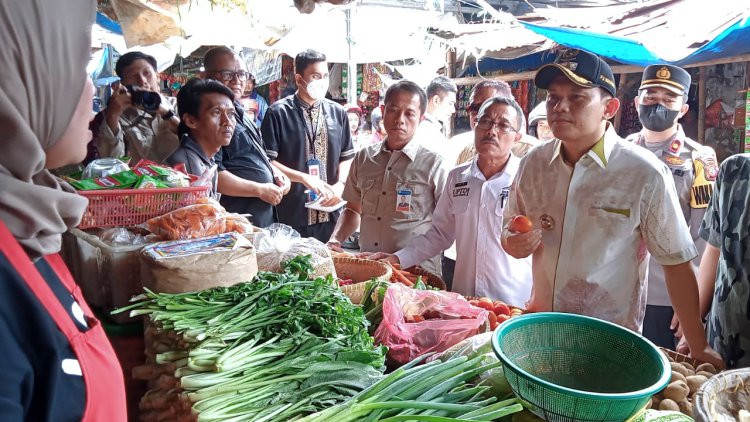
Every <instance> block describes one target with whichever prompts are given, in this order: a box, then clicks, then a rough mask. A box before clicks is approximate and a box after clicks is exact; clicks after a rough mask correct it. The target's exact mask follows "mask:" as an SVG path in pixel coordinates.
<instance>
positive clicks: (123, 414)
mask: <svg viewBox="0 0 750 422" xmlns="http://www.w3.org/2000/svg"><path fill="white" fill-rule="evenodd" d="M0 251H2V252H3V254H5V256H6V257H7V258H8V261H9V262H10V263H11V265H13V266H14V267H15V269H16V271H18V273H19V275H20V276H21V278H23V280H24V281H25V282H26V284H27V285H28V286H29V288H30V289H31V291H32V292H34V295H35V296H36V297H37V299H39V302H41V304H42V306H43V307H44V308H45V309H46V310H47V312H49V315H50V316H51V317H52V319H53V320H54V321H55V324H56V325H57V327H58V328H59V329H60V331H61V332H62V333H63V334H64V335H65V337H66V338H67V339H68V342H70V348H71V349H72V350H73V353H75V355H76V357H77V358H78V363H79V364H80V366H81V372H82V374H83V382H84V384H85V385H86V407H85V410H84V413H83V419H82V421H84V422H100V421H107V422H125V421H127V410H126V406H125V380H124V378H123V374H122V369H121V368H120V363H119V362H118V361H117V356H116V355H115V352H114V350H113V349H112V346H111V345H110V343H109V340H108V339H107V336H106V335H105V334H104V329H103V328H102V326H101V324H99V321H98V320H97V319H95V318H94V317H93V313H92V312H91V309H89V307H88V305H87V304H86V301H84V300H83V295H82V294H81V289H80V288H79V287H78V285H77V284H75V282H74V281H73V277H71V275H70V272H69V271H68V268H67V267H66V266H65V263H64V262H63V260H62V258H60V255H58V254H54V255H47V256H45V257H44V258H42V259H46V260H47V262H48V263H49V265H50V267H52V269H53V271H54V272H55V274H56V275H57V277H59V278H60V280H61V281H62V283H63V285H64V286H65V288H66V289H67V290H68V291H69V292H70V293H71V295H73V298H74V299H75V301H76V302H78V305H79V306H80V307H81V309H82V310H83V312H84V314H85V315H86V323H87V324H88V326H89V329H88V331H86V332H81V331H80V330H79V329H78V327H76V325H75V322H74V321H73V320H72V319H71V317H70V315H69V314H68V313H67V312H66V311H65V309H64V308H63V306H62V304H61V303H60V301H59V300H58V299H57V296H55V293H54V292H53V291H52V289H50V287H49V285H48V284H47V282H46V281H45V280H44V278H43V277H42V275H41V274H39V271H38V270H37V269H36V267H35V266H34V264H33V263H32V262H31V260H30V259H29V257H28V255H26V252H25V251H24V250H23V248H22V247H21V245H20V244H19V243H18V241H16V239H15V238H14V237H13V234H11V232H10V230H8V228H7V227H6V226H5V223H4V222H2V221H0Z"/></svg>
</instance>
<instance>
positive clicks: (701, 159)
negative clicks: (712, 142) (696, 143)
mask: <svg viewBox="0 0 750 422" xmlns="http://www.w3.org/2000/svg"><path fill="white" fill-rule="evenodd" d="M693 160H694V161H695V172H696V175H697V174H698V170H699V168H698V167H699V166H700V167H702V170H703V173H704V177H705V178H706V180H707V181H710V182H713V181H715V180H716V176H718V174H719V161H718V160H717V159H716V153H715V152H714V150H713V148H711V147H707V146H703V147H702V148H700V149H699V150H696V151H695V152H694V153H693Z"/></svg>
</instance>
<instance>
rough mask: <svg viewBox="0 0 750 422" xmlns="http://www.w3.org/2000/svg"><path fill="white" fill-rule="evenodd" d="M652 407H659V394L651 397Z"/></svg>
mask: <svg viewBox="0 0 750 422" xmlns="http://www.w3.org/2000/svg"><path fill="white" fill-rule="evenodd" d="M650 403H651V407H649V409H657V410H658V409H659V403H661V399H660V398H659V397H657V396H653V397H651V402H650Z"/></svg>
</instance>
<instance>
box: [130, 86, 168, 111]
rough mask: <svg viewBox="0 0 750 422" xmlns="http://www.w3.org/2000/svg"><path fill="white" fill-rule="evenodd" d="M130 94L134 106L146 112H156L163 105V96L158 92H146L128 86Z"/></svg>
mask: <svg viewBox="0 0 750 422" xmlns="http://www.w3.org/2000/svg"><path fill="white" fill-rule="evenodd" d="M125 88H127V90H128V92H129V93H130V101H132V102H133V105H134V106H136V107H140V108H142V109H144V110H146V111H156V110H158V109H159V105H161V96H160V95H159V94H158V93H156V92H151V91H144V90H141V89H139V88H136V87H134V86H133V85H126V86H125Z"/></svg>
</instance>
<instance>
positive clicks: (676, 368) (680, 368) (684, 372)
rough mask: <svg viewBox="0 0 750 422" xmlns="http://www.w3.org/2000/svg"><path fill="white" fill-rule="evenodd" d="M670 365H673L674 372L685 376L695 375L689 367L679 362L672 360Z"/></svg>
mask: <svg viewBox="0 0 750 422" xmlns="http://www.w3.org/2000/svg"><path fill="white" fill-rule="evenodd" d="M669 366H671V367H672V372H679V373H681V374H682V375H684V376H685V377H687V376H688V375H693V374H691V373H690V371H689V370H688V369H687V368H685V367H684V366H682V365H680V364H679V363H677V362H672V363H670V364H669Z"/></svg>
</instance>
